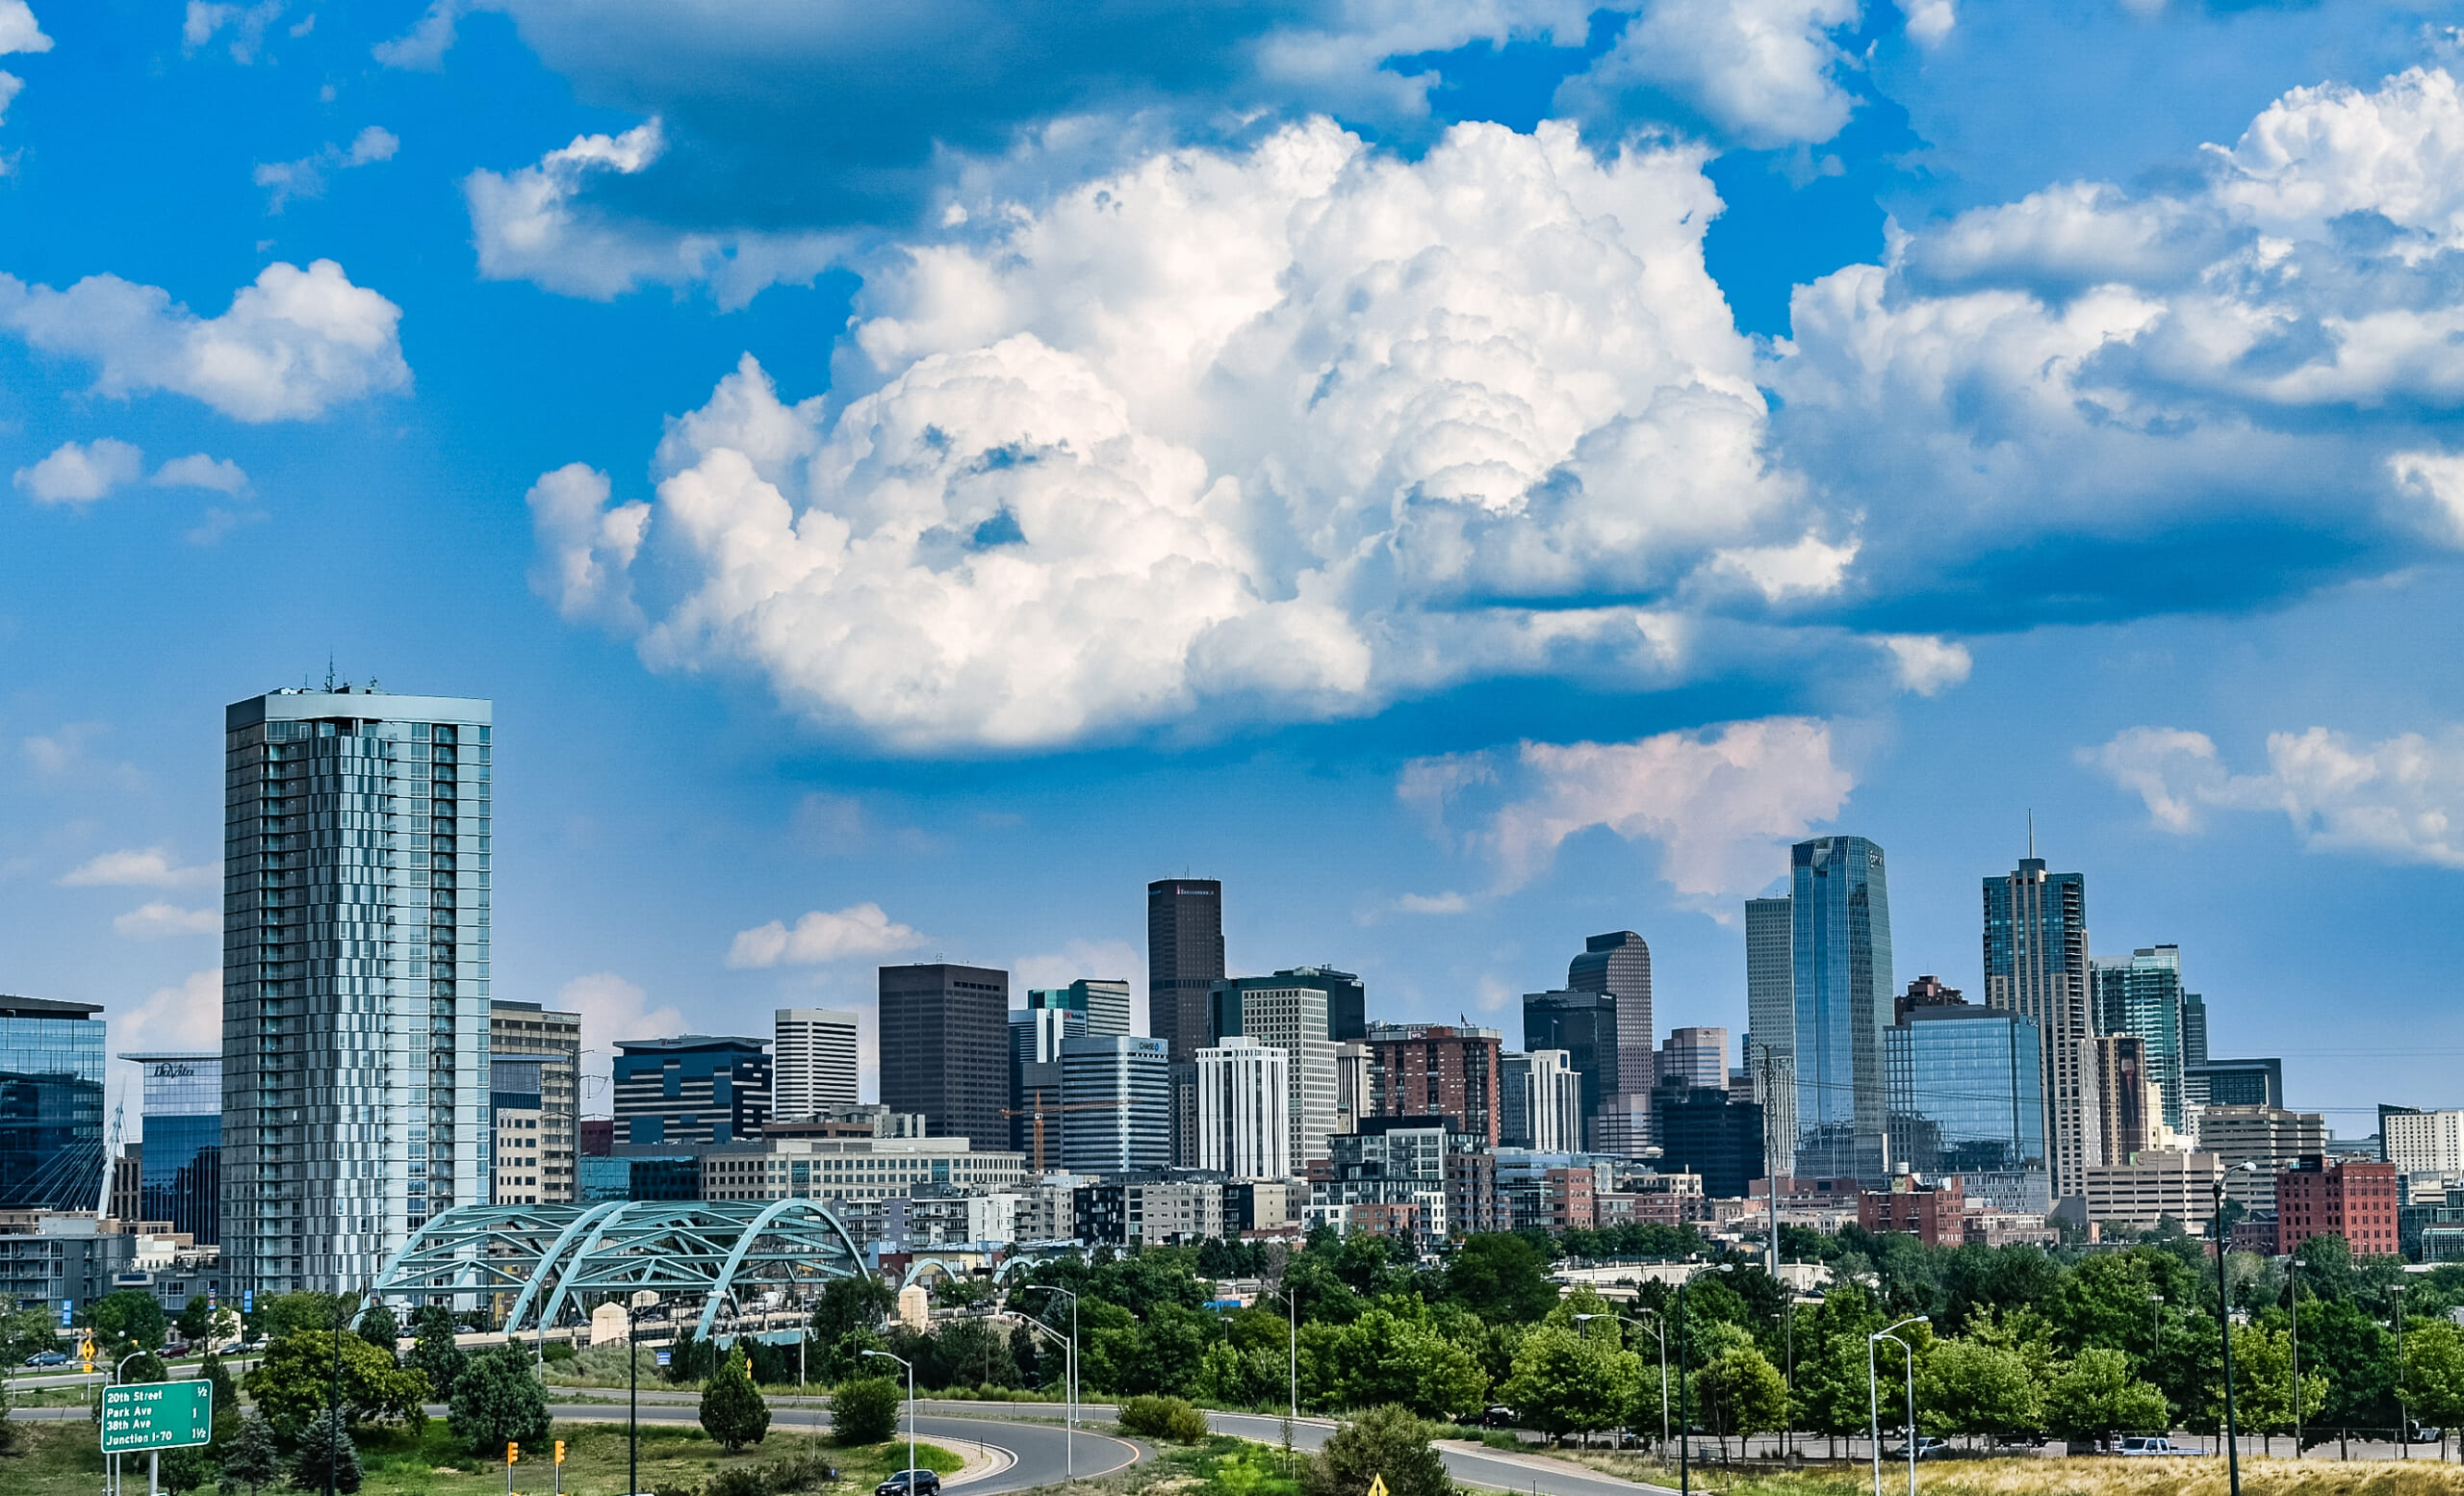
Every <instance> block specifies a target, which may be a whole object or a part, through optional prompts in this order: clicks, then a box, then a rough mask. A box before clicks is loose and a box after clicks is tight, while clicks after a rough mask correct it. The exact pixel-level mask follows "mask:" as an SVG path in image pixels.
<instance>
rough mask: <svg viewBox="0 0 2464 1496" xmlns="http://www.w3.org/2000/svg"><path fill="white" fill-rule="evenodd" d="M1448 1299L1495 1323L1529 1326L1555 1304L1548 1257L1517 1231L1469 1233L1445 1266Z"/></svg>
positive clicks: (1555, 1294) (1554, 1289) (1555, 1293)
mask: <svg viewBox="0 0 2464 1496" xmlns="http://www.w3.org/2000/svg"><path fill="white" fill-rule="evenodd" d="M1445 1285H1446V1288H1445V1292H1446V1297H1447V1299H1448V1300H1449V1301H1450V1302H1451V1303H1459V1304H1461V1305H1463V1307H1465V1308H1467V1309H1470V1310H1472V1311H1473V1312H1474V1313H1476V1314H1477V1315H1479V1316H1480V1317H1481V1318H1482V1319H1484V1320H1488V1321H1491V1322H1493V1323H1500V1322H1501V1323H1508V1324H1523V1325H1528V1324H1532V1323H1534V1322H1536V1321H1537V1320H1539V1318H1540V1317H1541V1316H1542V1315H1544V1314H1547V1313H1548V1312H1549V1311H1550V1310H1551V1309H1552V1308H1553V1307H1555V1306H1556V1303H1557V1285H1556V1284H1554V1283H1552V1282H1551V1281H1549V1259H1548V1258H1547V1257H1546V1256H1545V1255H1543V1254H1542V1253H1541V1251H1539V1249H1537V1248H1535V1247H1533V1246H1532V1245H1531V1244H1530V1243H1529V1242H1527V1241H1525V1240H1524V1239H1523V1238H1522V1237H1520V1236H1512V1235H1506V1234H1503V1233H1492V1232H1483V1233H1482V1234H1480V1235H1477V1236H1467V1237H1465V1238H1464V1239H1463V1245H1462V1246H1460V1247H1458V1248H1456V1249H1455V1251H1454V1258H1453V1260H1452V1261H1450V1262H1449V1263H1448V1264H1447V1265H1446V1277H1445Z"/></svg>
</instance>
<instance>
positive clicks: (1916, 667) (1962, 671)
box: [1878, 633, 1975, 696]
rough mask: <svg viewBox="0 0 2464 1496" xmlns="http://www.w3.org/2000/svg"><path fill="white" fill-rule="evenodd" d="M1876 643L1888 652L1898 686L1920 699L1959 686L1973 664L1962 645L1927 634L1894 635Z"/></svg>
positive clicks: (1888, 635) (1889, 635)
mask: <svg viewBox="0 0 2464 1496" xmlns="http://www.w3.org/2000/svg"><path fill="white" fill-rule="evenodd" d="M1878 642H1880V643H1881V645H1882V647H1883V648H1884V649H1886V650H1888V651H1889V652H1890V658H1891V662H1892V663H1893V664H1894V665H1895V666H1897V667H1898V670H1899V684H1901V685H1902V686H1904V687H1906V688H1907V689H1909V690H1912V691H1914V692H1915V693H1916V694H1917V695H1919V696H1932V695H1934V694H1936V693H1938V692H1939V691H1941V690H1943V689H1944V688H1946V687H1948V686H1953V685H1957V684H1960V683H1961V682H1962V681H1964V680H1966V679H1967V673H1968V671H1969V669H1970V668H1971V667H1972V666H1973V665H1974V664H1975V661H1974V660H1973V659H1972V658H1969V656H1968V652H1967V650H1966V648H1965V647H1964V646H1962V645H1958V644H1953V643H1951V642H1949V641H1948V640H1946V639H1942V638H1938V637H1937V636H1935V635H1934V634H1930V633H1893V634H1887V635H1886V636H1885V637H1883V638H1882V639H1881V640H1879V641H1878Z"/></svg>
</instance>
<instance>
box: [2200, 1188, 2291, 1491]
mask: <svg viewBox="0 0 2464 1496" xmlns="http://www.w3.org/2000/svg"><path fill="white" fill-rule="evenodd" d="M2241 1167H2242V1168H2244V1169H2245V1170H2248V1171H2249V1172H2250V1173H2253V1174H2255V1173H2257V1172H2258V1171H2257V1169H2256V1168H2255V1167H2254V1166H2252V1165H2250V1164H2244V1165H2242V1166H2241ZM2212 1187H2213V1188H2214V1190H2215V1192H2216V1336H2217V1338H2218V1339H2219V1340H2220V1341H2222V1342H2223V1344H2224V1473H2225V1480H2226V1483H2228V1485H2229V1486H2230V1487H2231V1492H2230V1496H2242V1447H2241V1446H2242V1425H2241V1421H2240V1420H2239V1419H2238V1418H2237V1417H2235V1416H2234V1412H2233V1290H2232V1287H2231V1285H2230V1284H2229V1283H2228V1282H2227V1281H2226V1279H2225V1277H2224V1255H2225V1248H2224V1174H2223V1173H2222V1172H2221V1171H2219V1172H2218V1174H2217V1175H2216V1178H2215V1180H2214V1181H2213V1185H2212ZM2294 1395H2295V1396H2296V1397H2297V1398H2298V1397H2299V1396H2300V1387H2299V1386H2298V1385H2296V1386H2295V1388H2294Z"/></svg>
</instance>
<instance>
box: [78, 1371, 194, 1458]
mask: <svg viewBox="0 0 2464 1496" xmlns="http://www.w3.org/2000/svg"><path fill="white" fill-rule="evenodd" d="M213 1437H214V1384H213V1383H211V1382H206V1381H141V1382H138V1383H136V1384H135V1385H133V1386H125V1387H105V1388H104V1389H103V1453H104V1454H106V1455H126V1454H129V1453H132V1452H134V1451H140V1450H149V1449H179V1448H182V1447H183V1446H186V1445H190V1444H203V1443H205V1442H207V1441H208V1440H210V1439H212V1438H213Z"/></svg>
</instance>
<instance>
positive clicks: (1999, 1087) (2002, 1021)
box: [1884, 1002, 2052, 1216]
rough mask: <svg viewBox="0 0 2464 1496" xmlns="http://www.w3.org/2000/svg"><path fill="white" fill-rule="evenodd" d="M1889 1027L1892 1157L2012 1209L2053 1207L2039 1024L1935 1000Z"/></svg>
mask: <svg viewBox="0 0 2464 1496" xmlns="http://www.w3.org/2000/svg"><path fill="white" fill-rule="evenodd" d="M1901 1014H1902V1017H1901V1019H1900V1021H1899V1022H1897V1023H1894V1024H1892V1025H1891V1027H1890V1029H1889V1030H1888V1032H1887V1033H1886V1034H1885V1036H1884V1039H1885V1058H1886V1069H1887V1071H1888V1074H1889V1080H1890V1139H1891V1160H1892V1162H1893V1163H1894V1164H1902V1163H1904V1164H1906V1165H1908V1166H1909V1167H1910V1168H1911V1169H1912V1170H1913V1171H1914V1172H1915V1173H1916V1174H1920V1175H1923V1176H1926V1177H1933V1176H1937V1175H1942V1174H1957V1175H1959V1176H1960V1177H1961V1191H1962V1194H1963V1195H1964V1196H1967V1197H1969V1198H1980V1197H1981V1198H1984V1199H1990V1200H1992V1201H1994V1202H1995V1203H1996V1204H1997V1205H2002V1204H2005V1203H2007V1204H2008V1206H2009V1208H2013V1209H2016V1210H2021V1211H2026V1210H2034V1211H2035V1212H2036V1213H2037V1214H2039V1215H2040V1216H2041V1215H2042V1214H2043V1213H2044V1212H2045V1211H2046V1210H2048V1209H2050V1208H2051V1205H2052V1201H2051V1198H2050V1193H2049V1191H2050V1178H2049V1176H2048V1174H2046V1172H2045V1148H2044V1093H2043V1089H2042V1088H2043V1085H2044V1072H2043V1062H2042V1060H2041V1058H2040V1054H2039V1049H2038V1044H2039V1040H2038V1034H2037V1026H2036V1025H2035V1024H2034V1023H2031V1022H2029V1021H2028V1020H2027V1019H2024V1018H2022V1017H2020V1016H2019V1015H2018V1014H2016V1013H2014V1012H2011V1011H2009V1010H2007V1009H2001V1008H1980V1007H1975V1006H1971V1005H1969V1004H1966V1003H1946V1002H1930V1003H1919V1004H1916V1005H1913V1006H1909V1007H1904V1008H1902V1009H1901Z"/></svg>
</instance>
